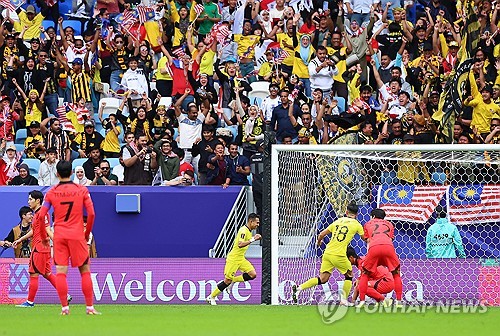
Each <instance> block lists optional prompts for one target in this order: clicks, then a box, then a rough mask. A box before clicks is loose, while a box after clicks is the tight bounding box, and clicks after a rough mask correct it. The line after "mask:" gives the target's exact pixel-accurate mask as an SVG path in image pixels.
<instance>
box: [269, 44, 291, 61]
mask: <svg viewBox="0 0 500 336" xmlns="http://www.w3.org/2000/svg"><path fill="white" fill-rule="evenodd" d="M270 50H271V51H272V52H273V53H274V62H275V63H282V62H283V61H284V60H285V58H287V57H290V54H289V53H288V52H287V51H286V50H284V49H282V48H271V49H270Z"/></svg>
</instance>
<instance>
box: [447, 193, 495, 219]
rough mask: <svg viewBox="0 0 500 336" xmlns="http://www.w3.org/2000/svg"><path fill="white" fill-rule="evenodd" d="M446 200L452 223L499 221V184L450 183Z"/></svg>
mask: <svg viewBox="0 0 500 336" xmlns="http://www.w3.org/2000/svg"><path fill="white" fill-rule="evenodd" d="M447 200H448V204H449V205H448V212H449V214H450V221H451V222H452V223H453V224H458V225H460V224H462V225H463V224H483V223H491V222H498V221H500V185H482V184H471V185H451V186H450V187H449V189H448V194H447Z"/></svg>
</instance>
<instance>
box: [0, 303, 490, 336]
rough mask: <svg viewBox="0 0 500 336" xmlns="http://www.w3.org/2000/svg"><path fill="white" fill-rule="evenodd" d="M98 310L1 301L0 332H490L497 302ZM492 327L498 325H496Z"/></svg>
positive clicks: (115, 307) (116, 307)
mask: <svg viewBox="0 0 500 336" xmlns="http://www.w3.org/2000/svg"><path fill="white" fill-rule="evenodd" d="M96 308H97V309H98V310H99V311H101V312H102V315H100V316H87V315H85V307H84V306H82V305H74V306H72V307H71V315H69V316H60V315H59V312H60V307H59V306H57V305H37V306H36V307H35V308H24V309H23V308H16V307H14V306H5V305H1V306H0V316H1V318H0V319H1V321H2V322H1V323H0V335H119V336H121V335H229V334H233V335H324V334H326V333H328V334H329V335H346V334H352V335H384V336H385V335H425V336H430V335H439V336H442V335H453V336H457V335H494V334H496V333H497V332H498V321H499V320H500V307H495V308H493V307H489V308H488V311H487V312H486V313H482V314H477V313H476V314H465V313H459V314H443V313H436V312H435V311H434V310H433V309H428V310H427V311H426V312H425V313H421V312H420V313H416V312H413V313H393V314H390V313H383V312H382V313H374V314H368V313H363V312H361V313H356V312H355V308H349V311H348V312H347V315H346V316H345V317H344V318H343V319H342V320H340V321H337V322H334V323H332V324H324V323H323V322H322V320H321V317H320V315H319V314H318V310H317V308H316V306H258V305H254V306H249V305H247V306H245V305H225V306H223V305H220V306H208V305H207V306H204V305H182V306H181V305H100V306H97V307H96ZM495 330H497V331H495Z"/></svg>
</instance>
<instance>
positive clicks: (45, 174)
mask: <svg viewBox="0 0 500 336" xmlns="http://www.w3.org/2000/svg"><path fill="white" fill-rule="evenodd" d="M57 162H59V160H58V159H57V151H56V149H55V148H49V149H47V151H46V159H45V161H43V162H42V163H41V164H40V168H39V169H38V184H39V185H41V186H53V185H56V184H58V183H59V179H58V178H57V169H56V165H57Z"/></svg>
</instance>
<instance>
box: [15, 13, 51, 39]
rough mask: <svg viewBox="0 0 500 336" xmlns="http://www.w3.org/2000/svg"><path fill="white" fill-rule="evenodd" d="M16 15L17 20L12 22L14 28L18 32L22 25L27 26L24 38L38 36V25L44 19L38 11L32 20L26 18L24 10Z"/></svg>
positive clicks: (20, 30) (21, 29)
mask: <svg viewBox="0 0 500 336" xmlns="http://www.w3.org/2000/svg"><path fill="white" fill-rule="evenodd" d="M18 17H19V21H17V22H14V29H15V30H16V31H17V32H19V33H20V32H22V31H23V27H28V30H26V32H25V33H24V36H23V39H24V40H31V39H32V38H34V37H36V38H40V26H41V25H42V22H43V19H44V17H43V15H42V13H38V14H37V15H36V16H35V18H34V19H33V21H30V20H28V16H27V15H26V12H23V11H21V13H19V14H18Z"/></svg>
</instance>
